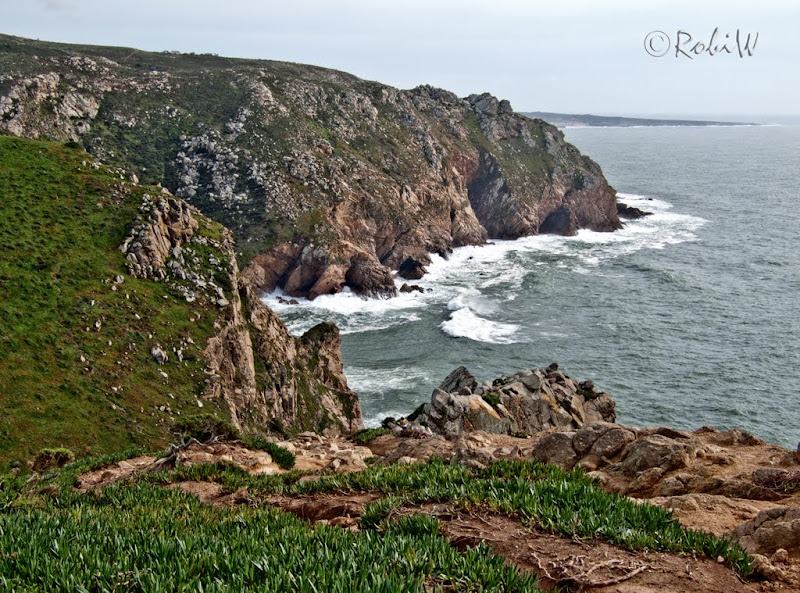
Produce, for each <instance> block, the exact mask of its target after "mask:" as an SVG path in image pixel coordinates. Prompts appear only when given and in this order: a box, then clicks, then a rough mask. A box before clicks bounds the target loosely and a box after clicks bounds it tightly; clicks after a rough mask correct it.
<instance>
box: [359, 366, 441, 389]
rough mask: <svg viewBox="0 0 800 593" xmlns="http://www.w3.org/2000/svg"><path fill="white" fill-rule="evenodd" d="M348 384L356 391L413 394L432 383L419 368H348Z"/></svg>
mask: <svg viewBox="0 0 800 593" xmlns="http://www.w3.org/2000/svg"><path fill="white" fill-rule="evenodd" d="M344 374H345V376H346V377H347V384H348V385H349V387H350V388H351V389H352V390H353V391H355V392H356V393H359V392H362V391H364V392H367V393H377V392H384V391H391V390H394V391H402V390H409V391H411V392H413V391H414V390H415V389H416V388H417V387H418V386H419V385H420V384H427V383H430V382H431V378H430V377H429V376H428V375H427V374H426V373H425V372H423V371H421V370H419V369H418V368H410V367H395V368H390V369H367V368H361V367H348V368H346V369H345V371H344Z"/></svg>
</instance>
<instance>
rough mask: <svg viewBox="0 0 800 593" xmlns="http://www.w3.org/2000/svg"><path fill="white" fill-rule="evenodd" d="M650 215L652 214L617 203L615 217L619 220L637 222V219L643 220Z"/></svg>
mask: <svg viewBox="0 0 800 593" xmlns="http://www.w3.org/2000/svg"><path fill="white" fill-rule="evenodd" d="M651 214H653V213H652V212H646V211H644V210H640V209H639V208H635V207H633V206H628V205H627V204H624V203H623V202H617V216H619V217H620V218H627V219H629V220H637V219H639V218H644V217H645V216H650V215H651Z"/></svg>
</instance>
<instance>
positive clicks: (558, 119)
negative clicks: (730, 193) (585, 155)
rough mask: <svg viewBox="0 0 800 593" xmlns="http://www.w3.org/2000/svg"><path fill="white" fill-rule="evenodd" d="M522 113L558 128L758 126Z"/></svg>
mask: <svg viewBox="0 0 800 593" xmlns="http://www.w3.org/2000/svg"><path fill="white" fill-rule="evenodd" d="M522 115H524V116H527V117H532V118H537V119H543V120H544V121H546V122H548V123H551V124H553V125H555V126H558V127H560V128H564V127H592V128H611V127H615V128H618V127H623V128H632V127H637V126H646V127H666V126H682V127H688V126H696V127H706V126H760V125H762V124H759V123H755V122H729V121H706V120H693V119H647V118H641V117H617V116H610V115H590V114H584V115H577V114H569V113H550V112H547V111H527V112H522Z"/></svg>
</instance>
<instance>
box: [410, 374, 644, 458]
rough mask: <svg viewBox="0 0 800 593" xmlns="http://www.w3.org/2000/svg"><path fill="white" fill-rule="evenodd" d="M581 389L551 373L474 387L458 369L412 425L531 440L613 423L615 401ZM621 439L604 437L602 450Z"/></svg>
mask: <svg viewBox="0 0 800 593" xmlns="http://www.w3.org/2000/svg"><path fill="white" fill-rule="evenodd" d="M580 385H581V383H578V382H577V381H574V380H573V379H570V378H569V377H568V376H566V375H564V374H563V373H560V372H557V371H556V370H554V369H552V370H550V371H548V370H542V369H538V368H534V369H531V370H526V371H522V372H520V373H517V374H515V375H513V376H511V377H500V378H498V379H495V380H494V381H493V382H492V383H484V384H483V385H479V384H478V382H477V381H476V380H475V377H474V376H473V375H472V373H470V372H469V370H468V369H467V368H466V367H463V366H462V367H458V368H457V369H456V370H454V371H453V372H452V373H450V374H449V375H448V376H447V378H445V380H444V381H442V384H441V385H439V387H438V388H437V389H435V390H434V392H433V394H432V396H431V401H430V403H429V404H426V405H425V407H424V408H423V411H422V413H421V414H420V415H419V416H418V417H417V418H416V420H415V422H417V423H419V424H421V425H423V426H427V427H428V428H429V429H430V430H432V431H433V432H435V433H437V434H460V433H461V432H463V431H471V430H483V431H486V432H491V433H499V434H533V433H537V432H540V431H543V430H548V429H552V428H562V429H565V430H570V429H573V430H574V429H578V428H581V427H582V426H584V425H585V424H586V423H587V422H593V421H599V422H613V421H614V420H615V414H614V400H612V399H611V397H610V396H609V395H608V394H606V393H600V392H597V391H596V390H589V389H585V388H582V387H581V386H580ZM626 435H627V433H619V434H616V433H615V435H614V436H610V437H608V438H607V441H608V442H607V443H605V444H603V445H602V446H603V447H605V449H603V450H604V451H605V450H606V449H610V448H613V447H615V446H616V443H617V442H618V441H625V442H626V443H627V442H628V441H627V440H626V439H627V436H626ZM623 446H624V445H623Z"/></svg>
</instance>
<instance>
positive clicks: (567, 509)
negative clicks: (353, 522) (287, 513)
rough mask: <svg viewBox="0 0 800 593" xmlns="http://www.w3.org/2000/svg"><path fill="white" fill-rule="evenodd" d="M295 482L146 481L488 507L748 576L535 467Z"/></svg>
mask: <svg viewBox="0 0 800 593" xmlns="http://www.w3.org/2000/svg"><path fill="white" fill-rule="evenodd" d="M300 477H301V474H299V473H297V472H293V473H289V474H284V475H281V476H269V477H263V476H250V475H248V474H246V473H245V472H243V471H241V470H238V469H236V468H228V467H218V466H209V465H197V466H191V467H186V468H178V469H177V470H175V472H173V473H172V474H166V475H161V476H150V477H149V478H148V479H150V480H153V481H155V482H168V481H172V480H208V481H214V482H218V483H220V484H222V485H223V486H225V487H226V488H229V489H231V490H234V489H238V488H242V487H245V486H246V487H247V488H248V490H249V491H250V492H251V493H256V494H259V493H260V494H262V495H265V496H266V495H270V494H282V495H303V494H314V493H321V492H337V493H349V492H375V493H380V494H384V495H387V496H393V497H395V498H396V499H397V500H401V501H403V502H405V503H408V504H421V503H424V502H451V503H453V504H455V505H456V506H461V507H471V506H488V507H490V508H493V509H495V510H496V511H498V512H501V513H505V514H511V515H516V516H519V517H520V518H521V519H522V520H523V522H526V523H528V524H531V525H533V526H536V527H538V528H540V529H543V530H545V531H549V532H552V533H558V534H561V535H564V536H567V537H570V538H581V539H591V538H602V539H604V540H606V541H609V542H611V543H613V544H617V545H621V546H623V547H626V548H630V549H634V550H649V551H665V552H677V553H686V554H700V555H703V556H707V557H709V558H713V559H716V558H717V557H719V556H722V557H723V558H725V559H726V560H727V561H728V562H729V564H730V565H731V566H732V567H734V568H735V569H736V570H737V571H739V572H740V573H741V574H747V573H748V572H749V570H750V569H749V560H748V558H747V555H746V554H745V553H744V552H743V551H742V550H741V549H740V548H739V547H738V545H735V544H733V543H731V542H730V541H728V540H725V539H720V538H716V537H713V536H710V535H707V534H704V533H701V532H699V531H695V530H690V529H686V528H684V527H682V526H681V525H680V523H678V521H676V520H675V519H673V518H672V516H671V515H670V514H669V513H668V512H667V511H666V510H664V509H662V508H660V507H656V506H653V505H650V504H637V503H635V502H633V501H631V500H630V499H629V498H627V497H624V496H618V495H615V494H609V493H607V492H604V491H603V490H601V489H600V488H599V486H597V485H596V484H595V483H594V481H593V480H592V479H591V478H589V477H588V476H587V475H586V474H585V473H583V472H582V471H581V470H573V471H569V472H568V471H566V470H563V469H561V468H559V467H557V466H552V465H546V464H541V463H539V462H523V461H510V460H503V461H497V462H495V463H494V464H492V465H491V466H490V467H489V468H487V469H486V470H482V471H477V472H476V471H474V470H470V469H468V468H466V467H463V466H460V465H445V464H444V463H442V462H441V461H439V460H432V461H430V462H428V463H426V464H423V465H411V466H394V465H393V466H388V467H387V466H372V467H370V468H368V469H367V470H365V471H363V472H358V473H352V474H334V475H329V476H323V477H321V478H320V479H318V480H315V481H299V478H300ZM376 504H379V505H384V504H386V503H385V502H379V503H376Z"/></svg>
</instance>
